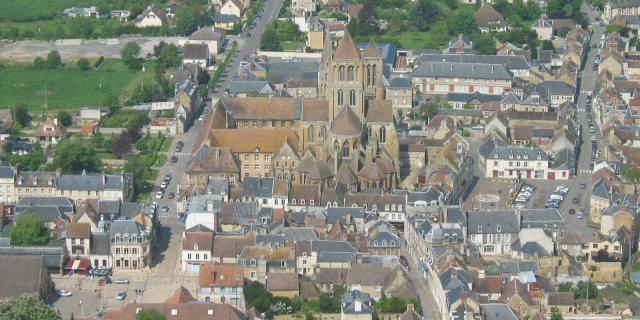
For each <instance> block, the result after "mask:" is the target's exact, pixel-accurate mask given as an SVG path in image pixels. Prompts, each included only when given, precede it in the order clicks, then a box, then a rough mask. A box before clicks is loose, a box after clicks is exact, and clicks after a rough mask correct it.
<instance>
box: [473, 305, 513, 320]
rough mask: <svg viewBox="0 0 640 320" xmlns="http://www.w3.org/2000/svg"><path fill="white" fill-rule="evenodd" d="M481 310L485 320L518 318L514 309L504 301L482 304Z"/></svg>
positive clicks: (511, 319)
mask: <svg viewBox="0 0 640 320" xmlns="http://www.w3.org/2000/svg"><path fill="white" fill-rule="evenodd" d="M480 312H481V313H482V314H483V315H484V317H483V319H485V320H518V317H517V316H516V314H515V313H514V312H513V310H511V308H509V306H507V305H506V304H504V303H490V304H481V305H480Z"/></svg>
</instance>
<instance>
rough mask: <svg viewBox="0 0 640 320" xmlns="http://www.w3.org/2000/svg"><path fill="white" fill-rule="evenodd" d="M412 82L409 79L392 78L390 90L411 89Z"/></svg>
mask: <svg viewBox="0 0 640 320" xmlns="http://www.w3.org/2000/svg"><path fill="white" fill-rule="evenodd" d="M411 87H412V85H411V80H410V79H407V78H392V79H391V82H390V83H389V88H411Z"/></svg>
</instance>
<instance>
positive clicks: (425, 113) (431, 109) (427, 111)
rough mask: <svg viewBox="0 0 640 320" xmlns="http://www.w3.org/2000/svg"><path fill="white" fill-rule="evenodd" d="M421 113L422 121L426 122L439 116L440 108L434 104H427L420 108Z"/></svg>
mask: <svg viewBox="0 0 640 320" xmlns="http://www.w3.org/2000/svg"><path fill="white" fill-rule="evenodd" d="M420 112H421V113H422V117H421V118H422V120H424V121H426V120H428V119H431V118H432V117H434V116H435V115H436V114H438V106H437V105H436V104H435V103H433V102H427V103H425V104H423V105H421V106H420Z"/></svg>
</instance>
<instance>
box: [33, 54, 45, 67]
mask: <svg viewBox="0 0 640 320" xmlns="http://www.w3.org/2000/svg"><path fill="white" fill-rule="evenodd" d="M33 66H34V67H35V68H36V69H44V68H46V67H47V62H46V61H44V59H42V57H36V58H35V59H33Z"/></svg>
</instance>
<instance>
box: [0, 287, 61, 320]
mask: <svg viewBox="0 0 640 320" xmlns="http://www.w3.org/2000/svg"><path fill="white" fill-rule="evenodd" d="M0 319H2V320H5V319H6V320H9V319H23V320H62V318H61V317H60V316H59V315H58V314H57V313H56V312H55V310H53V309H51V308H49V306H48V305H46V304H45V303H44V302H43V301H42V300H40V298H38V296H37V295H36V294H33V293H29V294H23V295H21V296H19V297H11V298H8V299H5V300H2V301H1V302H0Z"/></svg>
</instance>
